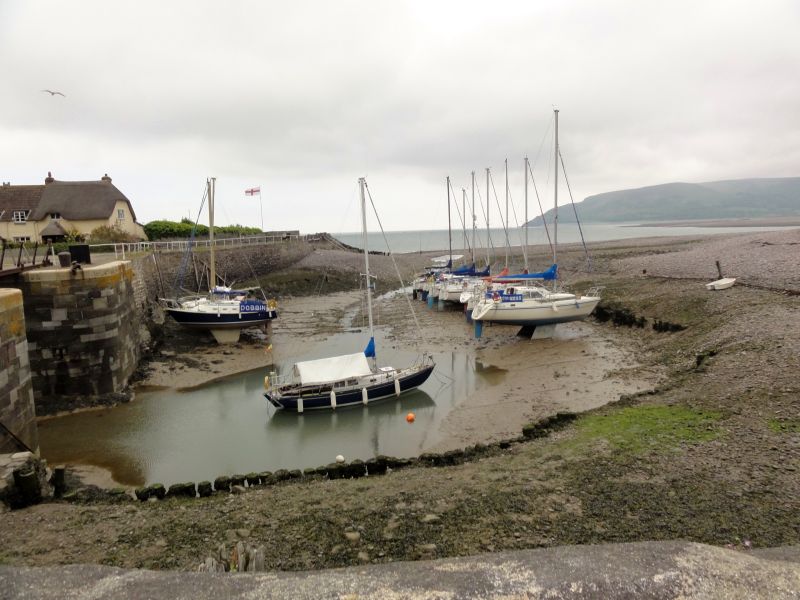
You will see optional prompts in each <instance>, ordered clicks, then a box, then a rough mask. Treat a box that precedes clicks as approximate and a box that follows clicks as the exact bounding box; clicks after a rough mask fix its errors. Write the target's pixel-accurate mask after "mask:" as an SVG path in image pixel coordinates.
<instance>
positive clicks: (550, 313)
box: [472, 298, 600, 327]
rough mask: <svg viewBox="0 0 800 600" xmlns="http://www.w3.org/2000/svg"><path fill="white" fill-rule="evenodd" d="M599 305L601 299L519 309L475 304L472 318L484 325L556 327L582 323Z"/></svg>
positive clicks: (535, 305) (521, 307) (562, 301)
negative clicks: (576, 322)
mask: <svg viewBox="0 0 800 600" xmlns="http://www.w3.org/2000/svg"><path fill="white" fill-rule="evenodd" d="M599 302H600V298H586V299H579V300H577V301H569V300H561V301H558V302H553V303H548V302H543V303H531V305H530V306H524V305H523V306H520V304H523V303H519V304H516V305H515V303H505V302H497V303H489V302H481V303H478V304H476V306H475V308H474V309H473V311H472V319H473V320H475V321H483V322H484V323H498V324H504V325H521V326H526V325H527V326H534V327H535V326H538V325H557V324H559V323H569V322H571V321H583V320H584V319H586V318H587V317H588V316H589V315H590V314H591V313H592V311H593V310H594V309H595V307H596V306H597V305H598V303H599Z"/></svg>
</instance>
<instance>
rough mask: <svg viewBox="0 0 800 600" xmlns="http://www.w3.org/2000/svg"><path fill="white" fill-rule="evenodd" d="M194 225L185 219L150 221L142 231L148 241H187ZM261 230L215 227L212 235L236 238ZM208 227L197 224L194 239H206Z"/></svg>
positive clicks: (240, 227) (239, 226)
mask: <svg viewBox="0 0 800 600" xmlns="http://www.w3.org/2000/svg"><path fill="white" fill-rule="evenodd" d="M194 226H195V225H194V223H192V221H190V220H189V219H187V218H183V219H181V221H180V222H178V223H176V222H175V221H150V222H149V223H147V224H146V225H145V226H144V231H145V233H146V234H147V237H148V238H149V239H150V240H153V241H154V240H164V239H188V238H190V237H191V235H192V229H193V228H194ZM259 233H261V229H259V228H258V227H245V226H244V225H225V226H223V227H220V226H215V227H214V234H215V235H217V236H221V237H236V236H239V235H258V234H259ZM207 236H208V226H207V225H201V224H200V223H198V224H197V229H196V230H195V237H207Z"/></svg>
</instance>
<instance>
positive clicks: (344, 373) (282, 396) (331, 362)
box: [264, 177, 435, 413]
mask: <svg viewBox="0 0 800 600" xmlns="http://www.w3.org/2000/svg"><path fill="white" fill-rule="evenodd" d="M358 183H359V188H360V191H361V216H362V231H363V240H364V269H365V273H366V275H365V278H366V286H365V288H366V295H367V317H368V320H369V335H370V337H369V342H368V343H367V347H366V348H365V349H364V352H357V353H354V354H345V355H342V356H332V357H329V358H321V359H317V360H307V361H302V362H297V363H295V364H294V366H293V367H292V371H291V373H289V374H288V375H285V376H278V375H275V374H270V375H268V376H267V377H265V378H264V387H265V388H266V391H265V393H264V396H265V397H266V398H267V400H269V402H270V403H271V404H272V405H273V406H275V407H276V408H280V409H283V410H288V411H294V412H298V413H302V412H304V411H306V410H321V409H328V410H335V409H336V408H339V407H343V406H357V405H359V404H361V405H364V406H366V405H368V404H369V403H371V402H376V401H378V400H383V399H385V398H390V397H396V396H400V395H401V394H402V393H403V392H407V391H409V390H413V389H416V388H417V387H419V386H420V385H422V384H423V383H425V381H426V380H427V379H428V377H429V376H430V374H431V373H432V372H433V369H434V366H435V365H434V363H433V359H432V357H431V356H430V355H428V354H427V353H425V354H422V356H421V357H420V359H418V360H417V362H415V363H414V364H413V365H411V366H409V367H405V368H401V369H396V368H394V367H389V366H383V367H378V365H377V361H376V356H375V332H374V327H373V322H372V283H371V281H370V275H369V249H368V248H367V213H366V210H367V209H366V200H365V196H364V190H365V187H366V180H365V179H364V178H363V177H362V178H361V179H359V180H358ZM368 358H371V359H372V361H368V360H367V359H368Z"/></svg>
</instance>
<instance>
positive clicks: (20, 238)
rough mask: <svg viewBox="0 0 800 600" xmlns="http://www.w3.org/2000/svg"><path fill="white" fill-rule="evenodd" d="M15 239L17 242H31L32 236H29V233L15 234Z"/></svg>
mask: <svg viewBox="0 0 800 600" xmlns="http://www.w3.org/2000/svg"><path fill="white" fill-rule="evenodd" d="M14 241H15V242H30V241H31V236H29V235H15V236H14Z"/></svg>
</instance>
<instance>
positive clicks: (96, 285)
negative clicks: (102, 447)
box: [20, 261, 140, 414]
mask: <svg viewBox="0 0 800 600" xmlns="http://www.w3.org/2000/svg"><path fill="white" fill-rule="evenodd" d="M20 288H21V289H22V293H23V296H24V299H25V319H26V322H27V334H28V345H29V354H30V365H31V373H32V377H33V389H34V396H35V398H36V408H37V411H39V412H40V414H48V413H52V412H56V411H58V410H69V409H71V408H76V407H78V406H81V405H85V404H96V403H97V402H96V400H97V397H98V396H103V395H106V396H107V395H109V394H114V393H116V392H120V391H122V390H123V389H124V388H125V386H126V385H127V383H128V379H129V378H130V376H131V374H132V373H133V372H134V370H135V369H136V365H137V362H138V359H139V352H140V350H139V328H138V320H139V319H138V315H137V312H136V309H135V301H134V289H133V269H132V268H131V265H130V263H129V262H123V261H115V262H111V263H107V264H104V265H98V266H84V267H83V269H78V270H76V271H72V270H71V269H48V270H37V271H29V272H26V273H24V274H23V276H22V281H21V285H20ZM86 398H93V399H92V400H90V401H89V402H85V401H84V400H85V399H86Z"/></svg>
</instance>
